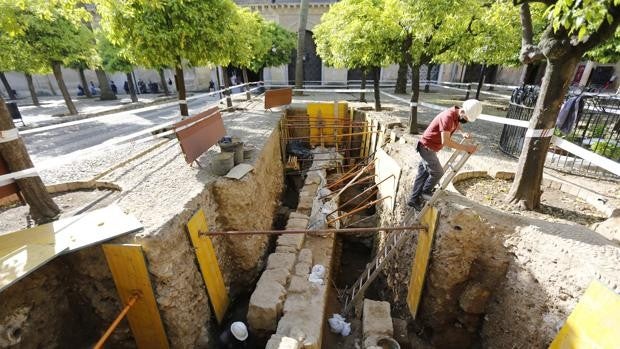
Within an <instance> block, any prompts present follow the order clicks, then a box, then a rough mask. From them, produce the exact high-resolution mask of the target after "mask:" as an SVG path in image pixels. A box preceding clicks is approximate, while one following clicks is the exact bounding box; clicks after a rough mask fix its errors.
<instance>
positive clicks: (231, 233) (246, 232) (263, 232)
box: [198, 224, 428, 236]
mask: <svg viewBox="0 0 620 349" xmlns="http://www.w3.org/2000/svg"><path fill="white" fill-rule="evenodd" d="M420 229H428V226H426V225H425V224H415V225H410V226H407V227H370V228H347V229H336V228H332V229H319V230H304V229H296V230H241V231H234V230H228V231H208V232H204V231H200V232H198V235H199V236H214V235H226V236H236V235H280V234H310V235H314V234H327V233H339V234H356V233H374V232H378V231H383V232H393V231H401V230H420Z"/></svg>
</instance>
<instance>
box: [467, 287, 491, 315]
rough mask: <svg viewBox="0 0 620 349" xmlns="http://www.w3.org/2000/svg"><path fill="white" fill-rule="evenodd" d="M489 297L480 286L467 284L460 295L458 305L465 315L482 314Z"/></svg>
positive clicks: (488, 292)
mask: <svg viewBox="0 0 620 349" xmlns="http://www.w3.org/2000/svg"><path fill="white" fill-rule="evenodd" d="M490 296H491V292H490V291H489V290H487V289H486V288H484V287H482V286H481V285H480V284H478V283H473V284H469V285H467V287H465V290H464V291H463V293H461V297H460V298H459V305H460V306H461V309H463V310H464V311H465V312H466V313H470V314H482V313H484V308H485V307H486V304H487V300H488V299H489V297H490Z"/></svg>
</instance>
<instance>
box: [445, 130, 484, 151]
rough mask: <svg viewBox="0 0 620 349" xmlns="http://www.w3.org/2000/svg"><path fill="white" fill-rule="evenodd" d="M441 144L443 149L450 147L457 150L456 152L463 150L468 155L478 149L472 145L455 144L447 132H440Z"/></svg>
mask: <svg viewBox="0 0 620 349" xmlns="http://www.w3.org/2000/svg"><path fill="white" fill-rule="evenodd" d="M441 144H443V145H444V146H445V147H450V148H452V149H457V150H463V151H466V152H468V153H470V154H472V153H474V152H475V151H476V149H478V147H477V146H475V145H473V144H460V143H456V142H455V141H453V140H452V136H451V135H450V132H448V131H442V132H441Z"/></svg>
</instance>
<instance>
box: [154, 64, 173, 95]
mask: <svg viewBox="0 0 620 349" xmlns="http://www.w3.org/2000/svg"><path fill="white" fill-rule="evenodd" d="M157 72H158V73H159V83H160V84H161V87H162V88H163V89H164V94H166V96H170V90H169V89H168V84H167V83H166V77H165V76H164V70H163V69H161V68H159V69H157Z"/></svg>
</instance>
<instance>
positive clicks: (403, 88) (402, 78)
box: [394, 61, 409, 94]
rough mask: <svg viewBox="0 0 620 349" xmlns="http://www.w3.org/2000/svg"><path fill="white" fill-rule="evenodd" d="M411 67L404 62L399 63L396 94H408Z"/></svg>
mask: <svg viewBox="0 0 620 349" xmlns="http://www.w3.org/2000/svg"><path fill="white" fill-rule="evenodd" d="M408 68H409V65H407V63H405V62H404V61H402V62H399V63H398V76H397V77H396V87H395V88H394V93H401V94H405V93H407V72H408V70H409V69H408Z"/></svg>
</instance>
